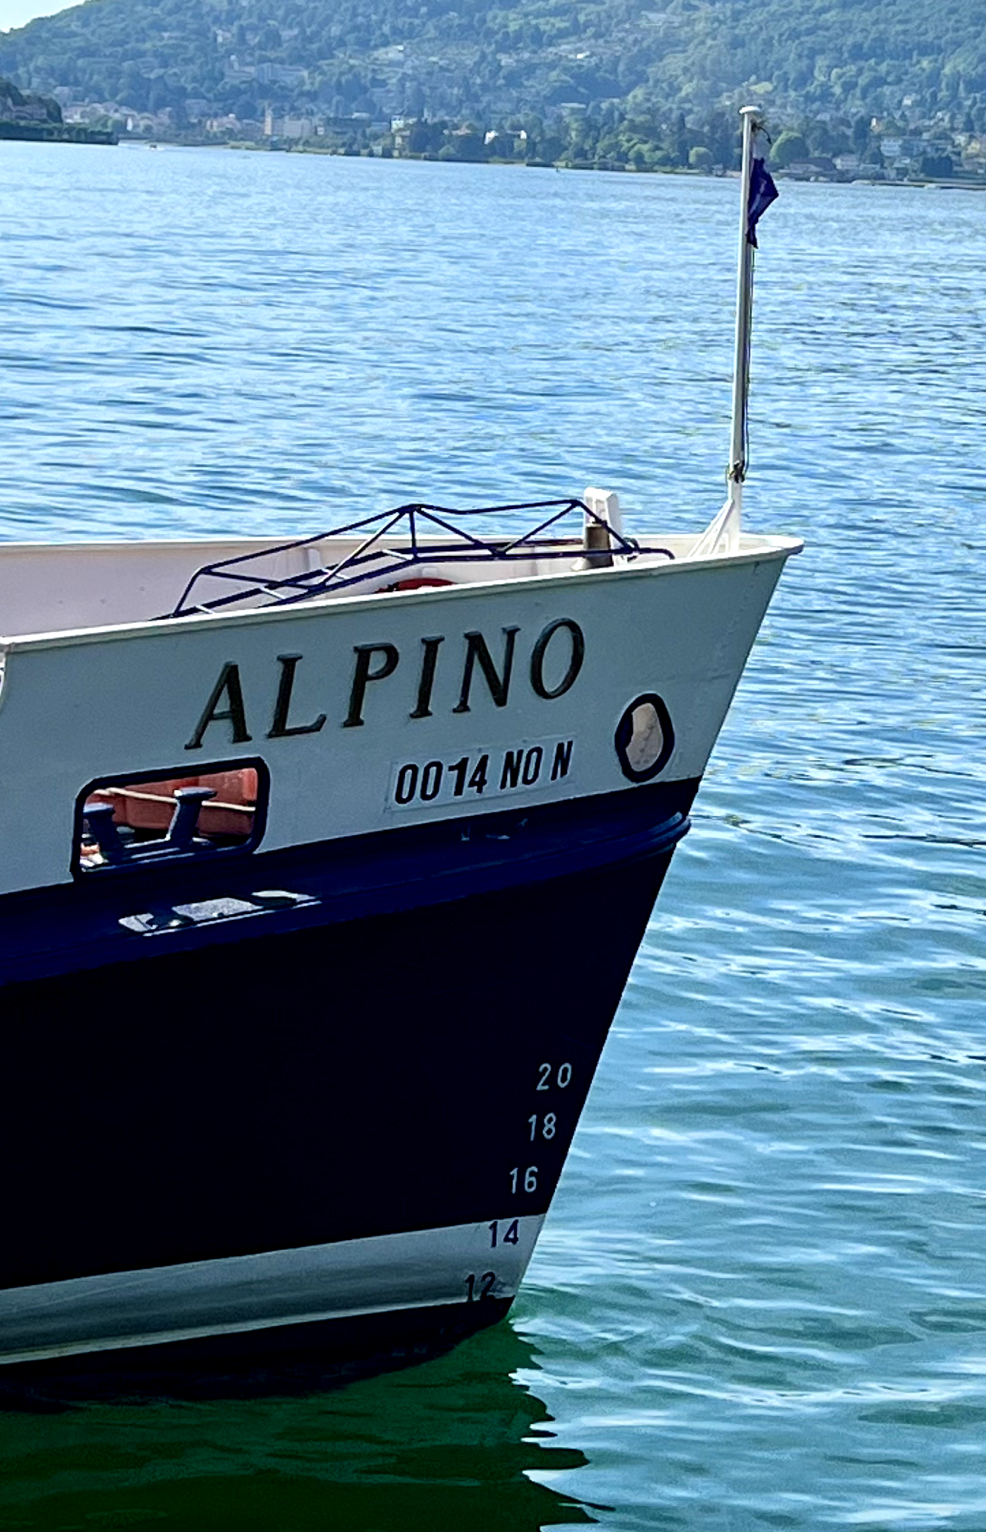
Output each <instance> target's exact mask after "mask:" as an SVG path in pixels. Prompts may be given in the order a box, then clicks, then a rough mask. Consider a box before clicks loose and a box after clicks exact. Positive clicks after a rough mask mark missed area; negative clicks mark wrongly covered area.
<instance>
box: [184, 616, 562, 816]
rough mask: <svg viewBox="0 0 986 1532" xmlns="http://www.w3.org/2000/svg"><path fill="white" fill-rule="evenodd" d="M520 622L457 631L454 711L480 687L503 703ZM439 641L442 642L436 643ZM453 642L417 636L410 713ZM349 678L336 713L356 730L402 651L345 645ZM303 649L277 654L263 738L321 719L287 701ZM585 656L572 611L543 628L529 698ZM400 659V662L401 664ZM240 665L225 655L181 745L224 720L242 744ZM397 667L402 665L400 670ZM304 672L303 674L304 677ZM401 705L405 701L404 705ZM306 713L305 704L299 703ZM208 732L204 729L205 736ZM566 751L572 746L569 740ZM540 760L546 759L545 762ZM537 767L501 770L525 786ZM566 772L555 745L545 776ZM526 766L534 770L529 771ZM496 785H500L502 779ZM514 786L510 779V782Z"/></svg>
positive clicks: (425, 700)
mask: <svg viewBox="0 0 986 1532" xmlns="http://www.w3.org/2000/svg"><path fill="white" fill-rule="evenodd" d="M520 631H521V630H520V628H519V627H517V626H515V625H511V626H509V627H503V628H501V629H500V632H499V634H498V635H497V637H496V638H494V639H492V640H488V639H487V637H486V636H485V635H484V634H483V633H480V632H479V631H478V630H472V631H470V632H468V633H464V634H463V635H462V639H463V644H464V646H465V647H464V651H460V659H459V661H458V663H459V664H461V667H462V668H461V671H460V680H459V686H458V692H457V701H456V702H455V704H454V706H453V707H452V710H451V711H452V712H453V713H469V712H471V711H472V709H473V707H474V705H475V700H476V696H477V695H478V694H479V693H481V692H485V693H488V695H489V697H490V698H491V700H492V702H493V706H494V707H497V708H505V707H507V705H508V703H509V701H510V695H511V685H512V684H514V685H515V673H516V667H515V664H514V660H515V651H516V649H517V636H518V634H519V633H520ZM443 645H444V646H445V647H444V648H443V647H442V646H443ZM454 647H455V646H454V645H451V644H449V643H447V642H446V638H445V636H444V635H443V634H431V635H429V636H428V637H426V638H422V639H421V642H420V651H419V653H418V655H417V656H416V657H415V658H416V663H414V661H412V669H413V670H414V672H415V689H414V693H413V696H414V707H413V709H412V711H411V712H410V713H409V714H408V716H409V717H410V718H413V719H418V718H431V717H432V716H433V709H432V701H433V696H434V691H435V682H436V677H437V675H438V672H439V667H440V666H441V667H442V668H443V669H444V670H445V671H446V672H447V670H448V667H449V665H450V664H451V663H455V661H454V660H453V658H452V652H453V650H454ZM352 653H353V656H354V659H353V663H352V671H351V680H350V685H349V694H348V705H347V709H346V716H345V717H344V718H343V719H341V720H340V722H341V727H342V728H344V729H359V728H362V727H363V725H364V724H365V722H366V719H365V717H364V713H365V712H366V711H367V709H370V710H371V711H372V709H373V706H374V705H376V698H377V695H378V694H377V690H376V687H377V683H378V682H383V681H387V680H388V679H389V678H390V677H391V676H392V675H393V674H394V672H395V671H396V670H397V668H398V666H399V665H401V664H402V656H401V653H400V650H399V649H398V647H397V645H396V644H393V643H390V642H387V641H385V640H382V639H381V640H380V641H378V642H376V643H371V644H354V645H353V650H352ZM303 660H304V655H302V654H279V655H278V656H277V664H278V667H279V670H278V676H277V682H276V689H275V691H274V699H273V707H272V711H271V713H269V714H268V717H270V719H271V725H270V728H269V729H268V731H267V738H268V739H291V738H297V737H299V736H301V735H305V734H318V733H320V732H321V730H322V729H323V728H324V726H325V724H326V722H327V721H328V718H327V714H325V713H322V712H319V713H314V711H312V712H308V716H307V718H306V713H305V712H302V711H301V707H303V706H304V704H303V703H302V704H301V705H300V706H295V705H294V700H293V699H294V692H295V685H296V682H297V680H298V670H299V667H300V666H301V665H302V662H303ZM584 660H585V635H584V634H583V632H582V629H581V628H580V627H579V625H578V623H577V622H575V621H574V620H573V619H572V618H571V617H559V618H557V619H555V621H553V622H549V623H548V625H547V626H546V627H545V628H543V629H542V631H541V632H540V633H539V634H538V636H537V638H536V639H535V640H534V644H533V646H532V648H531V654H530V661H529V665H528V680H529V683H530V687H531V690H532V691H533V693H534V695H535V696H536V697H540V698H541V699H542V700H544V701H547V702H551V701H553V700H554V699H555V698H556V697H562V696H564V695H565V693H566V692H567V691H570V690H571V688H572V687H573V686H574V685H575V682H576V680H577V679H578V676H579V673H580V671H581V669H582V665H583V662H584ZM406 668H407V666H406V664H405V665H404V669H405V670H406ZM240 670H241V667H240V665H239V663H238V662H237V661H235V660H227V661H226V662H225V663H224V664H223V666H222V668H221V669H220V672H219V675H218V677H217V679H216V682H215V684H214V685H213V687H212V690H211V691H210V693H209V696H208V698H207V700H206V703H205V706H204V707H203V709H202V712H201V714H200V715H199V719H198V722H197V723H196V725H195V727H194V729H193V730H192V733H191V736H190V738H189V740H188V742H187V744H186V745H185V749H186V750H200V749H201V748H202V745H203V741H204V740H205V737H206V735H207V733H208V731H209V730H210V729H212V728H213V725H216V726H219V725H225V726H226V728H225V730H224V731H223V732H225V734H226V739H227V741H228V742H229V743H231V744H234V745H245V744H249V743H250V741H251V739H252V738H253V736H252V735H251V733H250V729H249V725H248V723H247V710H246V703H245V701H244V690H243V680H242V678H241V674H240ZM402 673H403V672H402ZM306 679H309V680H310V678H307V677H306ZM379 695H380V697H381V698H384V697H386V696H387V695H393V693H392V692H390V691H389V689H388V688H387V687H384V688H383V690H382V691H381V693H380V694H379ZM405 705H406V704H405ZM306 712H307V710H306ZM211 737H212V736H210V738H211ZM568 750H569V752H570V751H571V745H570V744H569V745H568ZM546 765H547V763H545V766H546ZM540 771H541V762H540V760H533V759H531V758H530V757H529V756H525V757H524V759H523V760H522V761H519V762H518V764H517V765H516V767H515V766H514V765H513V764H511V765H510V766H509V768H508V764H507V762H506V761H505V762H504V772H505V773H508V777H512V776H513V775H514V773H515V772H516V774H517V776H518V777H519V779H520V780H521V781H523V782H524V783H525V784H526V785H527V786H531V785H532V782H533V781H534V780H535V779H536V776H537V775H538V774H539V773H540ZM567 771H568V759H567V758H563V759H561V760H560V759H559V757H558V754H557V752H556V756H555V760H554V762H553V763H552V768H551V780H552V781H554V780H555V779H556V777H558V776H559V775H560V776H564V775H565V774H566V773H567ZM530 773H533V774H534V775H533V776H532V775H530ZM503 785H507V783H506V782H505V783H504V784H503ZM512 785H516V783H514V784H512Z"/></svg>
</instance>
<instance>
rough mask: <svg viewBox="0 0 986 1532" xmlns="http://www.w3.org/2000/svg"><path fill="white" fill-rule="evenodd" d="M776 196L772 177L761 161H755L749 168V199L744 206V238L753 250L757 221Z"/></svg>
mask: <svg viewBox="0 0 986 1532" xmlns="http://www.w3.org/2000/svg"><path fill="white" fill-rule="evenodd" d="M776 196H777V187H776V186H775V185H774V178H773V176H772V175H771V174H770V171H769V170H768V169H767V167H766V165H765V164H764V162H763V160H761V159H755V160H754V161H753V164H752V165H751V167H750V198H749V201H748V202H747V204H746V237H747V240H748V242H749V243H750V244H751V245H752V246H753V248H754V250H756V249H757V236H756V227H757V221H758V220H759V218H760V215H761V214H762V213H765V212H766V211H767V209H768V208H769V207H770V204H771V203H772V202H773V201H774V198H775V197H776Z"/></svg>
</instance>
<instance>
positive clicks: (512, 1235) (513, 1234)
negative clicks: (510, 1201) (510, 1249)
mask: <svg viewBox="0 0 986 1532" xmlns="http://www.w3.org/2000/svg"><path fill="white" fill-rule="evenodd" d="M518 1223H519V1219H517V1218H515V1219H514V1220H513V1222H512V1223H511V1224H510V1227H509V1228H508V1229H507V1230H506V1232H505V1233H504V1235H503V1239H502V1243H503V1244H504V1245H516V1243H517V1237H518V1235H517V1225H518ZM488 1227H489V1231H490V1249H491V1250H495V1249H496V1241H497V1235H498V1233H499V1229H500V1220H499V1219H498V1218H494V1220H493V1222H492V1223H491V1224H490V1225H489V1226H488Z"/></svg>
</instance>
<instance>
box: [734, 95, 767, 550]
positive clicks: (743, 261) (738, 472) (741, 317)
mask: <svg viewBox="0 0 986 1532" xmlns="http://www.w3.org/2000/svg"><path fill="white" fill-rule="evenodd" d="M759 115H760V112H759V108H758V107H755V106H744V107H741V108H740V116H741V117H742V119H743V158H742V162H741V164H742V168H741V171H740V215H739V252H738V255H737V262H736V344H735V349H734V352H733V422H732V434H731V437H730V444H729V466H728V468H727V470H726V479H727V481H728V484H729V504H730V505H731V506H732V508H733V511H734V515H733V516H732V517H731V518H730V520H731V522H732V523H733V528H734V534H735V537H736V538H737V539H738V537H739V531H740V519H741V516H742V508H743V480H744V478H745V476H746V408H747V396H748V394H749V389H750V321H751V317H752V312H753V246H752V244H751V243H750V239H749V216H750V213H749V210H750V178H751V176H752V174H753V135H754V133H755V132H756V130H757V128H758V127H759V125H760V124H759V121H758V118H759Z"/></svg>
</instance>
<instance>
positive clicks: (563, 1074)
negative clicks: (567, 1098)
mask: <svg viewBox="0 0 986 1532" xmlns="http://www.w3.org/2000/svg"><path fill="white" fill-rule="evenodd" d="M553 1067H554V1066H553V1065H551V1064H539V1065H538V1083H537V1089H538V1090H550V1089H551V1072H552V1069H553ZM571 1079H572V1066H571V1064H559V1065H558V1069H557V1072H556V1074H555V1084H556V1085H557V1086H558V1089H559V1090H564V1089H565V1087H566V1085H568V1084H570V1083H571Z"/></svg>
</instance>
